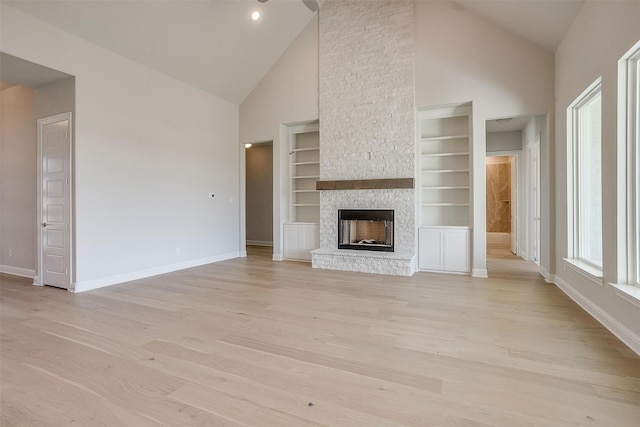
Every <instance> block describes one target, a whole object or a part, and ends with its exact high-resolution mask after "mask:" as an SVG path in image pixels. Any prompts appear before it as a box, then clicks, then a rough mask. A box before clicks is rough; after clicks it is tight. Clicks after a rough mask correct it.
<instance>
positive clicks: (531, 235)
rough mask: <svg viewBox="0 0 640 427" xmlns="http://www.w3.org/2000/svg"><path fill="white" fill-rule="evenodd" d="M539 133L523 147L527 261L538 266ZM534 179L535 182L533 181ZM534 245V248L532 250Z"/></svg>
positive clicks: (539, 243) (539, 220)
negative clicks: (534, 189)
mask: <svg viewBox="0 0 640 427" xmlns="http://www.w3.org/2000/svg"><path fill="white" fill-rule="evenodd" d="M540 140H541V136H540V133H538V134H536V137H535V139H534V142H533V143H531V144H529V145H527V146H526V147H524V153H525V158H526V162H527V164H526V175H527V176H526V184H527V198H528V200H527V206H528V209H527V218H526V222H527V227H526V232H527V254H528V256H527V261H532V262H534V263H536V264H537V265H538V266H540V258H541V257H540V252H541V251H540V249H541V248H540V246H541V238H542V236H541V215H542V210H541V201H542V196H541V193H540V172H541V168H540V157H541V151H540ZM533 153H535V160H536V162H535V168H534V167H533V166H534V164H533V157H532V154H533ZM534 181H535V182H534ZM534 185H535V187H536V192H535V194H534V192H533V186H534ZM532 208H535V212H532ZM534 247H535V248H536V250H535V251H534Z"/></svg>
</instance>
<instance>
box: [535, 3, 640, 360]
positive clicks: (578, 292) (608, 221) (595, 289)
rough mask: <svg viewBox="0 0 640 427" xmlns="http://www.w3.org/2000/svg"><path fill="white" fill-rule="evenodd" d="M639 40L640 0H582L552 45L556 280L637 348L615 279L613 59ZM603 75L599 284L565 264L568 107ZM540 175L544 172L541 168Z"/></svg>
mask: <svg viewBox="0 0 640 427" xmlns="http://www.w3.org/2000/svg"><path fill="white" fill-rule="evenodd" d="M638 40H640V2H638V1H607V2H598V1H587V2H585V4H584V6H583V7H582V9H581V11H580V13H579V14H578V16H577V17H576V19H575V20H574V22H573V24H572V26H571V28H570V29H569V31H568V32H567V34H566V36H565V38H564V40H563V41H562V43H561V44H560V47H559V48H558V50H557V51H556V69H555V83H556V84H555V87H556V109H555V114H556V128H555V135H556V150H555V154H556V159H557V163H556V171H555V172H556V176H557V186H556V201H557V204H556V240H555V246H556V248H557V251H556V264H557V268H556V277H555V280H556V283H558V285H559V286H560V287H562V289H563V290H564V291H565V292H567V293H568V294H569V295H570V296H571V297H572V298H573V299H574V300H576V301H577V302H578V303H579V304H580V305H581V306H582V307H584V308H585V309H587V310H588V311H589V312H590V313H591V314H592V315H593V316H594V317H596V318H598V319H599V320H600V321H601V322H603V323H604V324H605V325H606V326H607V327H608V328H609V329H611V330H612V331H614V333H616V334H617V335H618V336H619V337H620V338H622V339H623V340H624V341H625V342H627V343H628V344H629V345H632V346H634V348H635V350H636V351H637V352H640V306H639V305H634V304H632V303H631V302H629V301H627V300H625V299H624V298H622V297H621V296H620V295H619V294H617V293H616V289H615V288H613V287H612V286H611V285H610V283H615V282H616V280H617V258H618V257H624V256H626V253H625V252H623V251H620V252H619V251H618V249H617V248H618V245H617V240H616V239H617V226H618V224H617V219H616V217H617V212H616V206H617V200H616V197H617V192H616V181H617V178H618V173H617V168H616V154H617V149H616V141H617V135H618V132H617V115H616V111H617V108H616V105H617V102H618V94H617V92H618V90H617V87H618V86H617V85H618V60H619V59H620V58H621V57H622V55H624V54H625V53H626V52H627V51H628V50H629V49H630V48H631V47H632V46H633V45H634V44H635V43H637V42H638ZM599 77H601V78H602V190H603V191H602V204H603V209H602V227H603V230H602V231H603V233H602V236H603V273H604V280H603V283H602V285H600V284H596V283H594V282H593V281H591V280H589V279H587V278H586V277H585V276H584V275H582V274H580V273H578V272H576V271H574V270H572V269H571V268H569V267H567V266H566V264H565V261H564V260H563V258H566V257H567V256H568V240H569V236H568V229H567V121H566V115H567V107H568V106H569V105H570V104H571V103H572V102H573V101H574V100H575V99H576V98H577V97H578V96H579V95H580V94H581V93H582V92H583V91H584V90H585V89H586V88H587V87H588V86H589V85H590V84H591V83H593V82H594V81H595V80H596V79H597V78H599ZM543 176H544V174H543Z"/></svg>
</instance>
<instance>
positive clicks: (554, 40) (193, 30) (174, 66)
mask: <svg viewBox="0 0 640 427" xmlns="http://www.w3.org/2000/svg"><path fill="white" fill-rule="evenodd" d="M0 1H1V2H2V3H5V4H8V5H10V6H12V7H14V8H16V9H19V10H21V11H23V12H24V13H27V14H29V15H32V16H34V17H36V18H39V19H42V20H44V21H46V22H48V23H50V24H51V25H54V26H56V27H59V28H61V29H63V30H65V31H68V32H70V33H72V34H75V35H77V36H79V37H82V38H84V39H86V40H88V41H91V42H93V43H95V44H97V45H100V46H102V47H104V48H106V49H109V50H111V51H114V52H116V53H118V54H120V55H122V56H125V57H127V58H129V59H131V60H134V61H136V62H138V63H141V64H143V65H146V66H148V67H150V68H153V69H156V70H158V71H160V72H162V73H164V74H167V75H169V76H172V77H174V78H176V79H178V80H181V81H184V82H186V83H188V84H190V85H192V86H195V87H197V88H200V89H202V90H205V91H207V92H210V93H212V94H215V95H217V96H220V97H222V98H224V99H227V100H228V101H230V102H233V103H236V104H239V103H241V102H242V101H243V100H244V99H245V98H246V96H247V95H248V94H249V93H250V92H251V90H252V89H253V88H254V87H255V86H256V85H257V84H258V82H259V81H260V80H261V79H262V77H263V76H264V74H265V73H266V72H267V71H268V70H269V68H271V66H272V65H273V64H274V63H275V61H276V60H277V59H278V58H279V57H280V55H281V54H282V53H283V52H284V51H285V50H286V48H287V47H288V46H289V45H290V44H291V42H293V40H294V39H295V38H296V37H297V35H298V34H299V33H300V32H301V31H302V30H303V29H304V27H305V26H306V25H307V24H308V23H309V21H311V19H312V18H313V16H314V13H312V12H311V11H310V10H309V9H307V7H306V6H305V5H304V4H303V3H302V1H301V0H269V1H268V2H266V3H259V2H258V1H257V0H152V1H145V0H125V1H121V0H92V1H89V0H84V1H77V0H71V1H69V0H46V1H43V0H0ZM328 1H330V0H328ZM418 1H434V0H418ZM583 1H584V0H456V3H457V4H458V5H459V6H460V7H463V8H465V9H467V10H469V11H471V12H473V13H476V14H478V15H481V16H483V17H485V18H486V19H488V20H491V21H493V22H494V23H497V24H498V25H500V26H503V27H505V28H507V29H510V30H511V31H513V32H515V33H517V34H520V35H521V36H522V37H525V38H527V39H529V40H531V41H533V42H534V43H537V44H539V45H540V46H542V47H544V48H546V49H548V50H551V51H553V50H555V48H556V47H557V45H558V43H559V42H560V40H561V39H562V37H563V36H564V34H565V32H566V31H567V29H568V28H569V26H570V24H571V22H572V21H573V19H574V17H575V16H576V14H577V13H578V11H579V9H580V7H581V5H582V3H583ZM322 2H323V1H321V2H320V3H321V4H322ZM374 5H375V2H373V1H372V7H375V6H374ZM254 9H260V10H261V12H262V19H261V20H260V21H259V22H253V21H251V19H250V17H249V15H250V13H251V11H253V10H254Z"/></svg>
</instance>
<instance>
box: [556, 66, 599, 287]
mask: <svg viewBox="0 0 640 427" xmlns="http://www.w3.org/2000/svg"><path fill="white" fill-rule="evenodd" d="M596 97H600V102H601V103H602V78H601V77H599V78H598V79H596V80H595V81H594V82H593V83H591V84H590V85H589V86H588V87H587V88H586V89H585V90H584V91H583V92H582V93H581V94H580V95H579V96H578V97H577V98H576V99H575V100H574V101H573V102H572V103H571V104H570V105H569V106H568V107H567V232H568V233H567V234H568V248H567V250H568V254H567V255H568V258H567V259H565V260H566V261H567V262H568V263H569V265H570V266H571V267H572V268H574V269H576V271H578V272H580V273H582V274H584V275H585V276H587V277H588V278H590V279H592V280H593V281H594V282H596V283H598V284H600V285H601V284H602V283H601V282H602V269H603V266H602V265H597V264H594V263H593V262H591V261H589V260H587V259H585V258H583V257H582V256H581V251H580V244H581V239H580V209H579V206H580V198H579V197H580V193H579V183H580V176H579V175H580V150H579V146H580V135H581V132H580V130H581V128H580V125H581V123H580V120H579V114H580V109H581V108H582V107H583V106H585V105H587V104H589V103H591V102H592V101H593V100H594V98H596ZM600 131H601V135H600V151H601V153H600V159H602V155H601V154H602V114H601V115H600ZM600 174H601V176H602V162H601V163H600ZM600 189H601V190H600V191H601V194H602V179H601V180H600ZM599 209H600V218H601V219H600V227H602V203H601V205H600V207H599ZM600 236H601V239H600V245H601V246H602V244H603V241H602V230H601V232H600Z"/></svg>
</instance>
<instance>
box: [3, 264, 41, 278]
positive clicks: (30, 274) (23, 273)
mask: <svg viewBox="0 0 640 427" xmlns="http://www.w3.org/2000/svg"><path fill="white" fill-rule="evenodd" d="M0 273H5V274H11V275H12V276H20V277H26V278H28V279H33V278H35V277H36V271H35V270H32V269H30V268H21V267H12V266H10V265H0Z"/></svg>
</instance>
